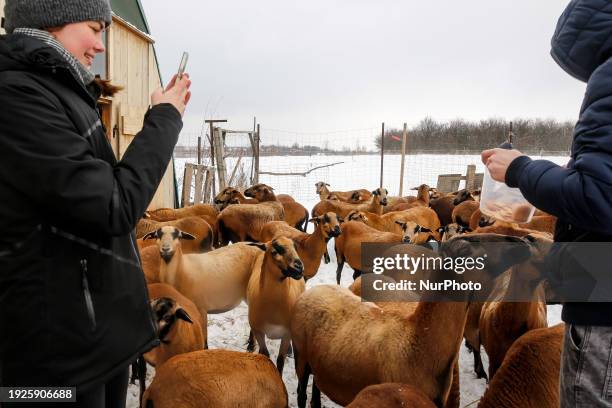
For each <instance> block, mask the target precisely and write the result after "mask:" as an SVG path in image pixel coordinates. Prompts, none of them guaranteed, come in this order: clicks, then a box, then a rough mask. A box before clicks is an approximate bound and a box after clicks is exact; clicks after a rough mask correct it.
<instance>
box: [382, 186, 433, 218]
mask: <svg viewBox="0 0 612 408" xmlns="http://www.w3.org/2000/svg"><path fill="white" fill-rule="evenodd" d="M412 190H416V191H417V196H416V197H412V196H409V197H389V198H388V201H389V203H388V205H387V207H385V209H384V213H388V212H390V211H403V210H407V209H408V208H413V207H419V206H421V207H429V192H430V190H431V188H430V187H429V186H428V185H427V184H421V185H420V186H418V187H413V188H412Z"/></svg>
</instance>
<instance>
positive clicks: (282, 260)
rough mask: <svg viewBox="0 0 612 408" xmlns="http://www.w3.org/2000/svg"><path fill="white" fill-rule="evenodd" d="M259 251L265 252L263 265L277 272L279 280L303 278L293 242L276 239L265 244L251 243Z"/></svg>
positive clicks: (301, 266)
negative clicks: (270, 265)
mask: <svg viewBox="0 0 612 408" xmlns="http://www.w3.org/2000/svg"><path fill="white" fill-rule="evenodd" d="M249 245H251V246H256V247H258V248H259V249H261V250H263V251H266V254H265V257H264V265H268V264H269V263H271V264H272V265H273V266H274V267H275V268H274V269H277V270H278V271H279V275H280V276H278V278H279V280H281V281H282V280H285V279H286V278H292V279H295V280H300V279H302V277H303V276H304V275H303V273H304V264H303V263H302V260H301V259H300V257H299V255H298V253H297V246H296V244H295V242H294V241H293V240H292V239H290V238H287V237H278V238H275V239H273V240H272V241H270V242H267V243H265V244H262V243H252V244H249Z"/></svg>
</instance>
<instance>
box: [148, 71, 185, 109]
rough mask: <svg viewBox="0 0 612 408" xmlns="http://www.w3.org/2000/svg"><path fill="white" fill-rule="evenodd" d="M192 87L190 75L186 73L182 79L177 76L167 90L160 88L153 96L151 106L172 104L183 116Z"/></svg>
mask: <svg viewBox="0 0 612 408" xmlns="http://www.w3.org/2000/svg"><path fill="white" fill-rule="evenodd" d="M190 86H191V80H190V79H189V74H187V73H184V74H183V76H182V78H181V79H178V78H177V75H176V74H175V75H174V76H173V77H172V80H171V81H170V83H169V84H168V86H166V89H162V88H158V89H156V90H155V92H153V93H152V94H151V106H155V105H157V104H160V103H170V104H172V105H173V106H174V107H175V108H176V109H177V110H178V111H179V113H180V114H181V116H183V114H184V113H185V107H186V106H187V104H188V103H189V99H190V98H191V91H190V90H189V87H190Z"/></svg>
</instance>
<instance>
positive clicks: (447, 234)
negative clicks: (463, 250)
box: [438, 223, 471, 242]
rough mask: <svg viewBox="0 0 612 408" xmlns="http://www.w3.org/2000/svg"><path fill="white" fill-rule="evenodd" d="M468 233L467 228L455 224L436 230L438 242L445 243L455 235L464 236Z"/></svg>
mask: <svg viewBox="0 0 612 408" xmlns="http://www.w3.org/2000/svg"><path fill="white" fill-rule="evenodd" d="M468 232H471V230H470V229H469V228H465V227H463V226H461V225H459V224H455V223H452V224H448V225H445V226H443V227H440V228H438V233H439V234H440V242H446V241H448V240H449V239H451V238H452V237H454V236H455V235H461V234H466V233H468Z"/></svg>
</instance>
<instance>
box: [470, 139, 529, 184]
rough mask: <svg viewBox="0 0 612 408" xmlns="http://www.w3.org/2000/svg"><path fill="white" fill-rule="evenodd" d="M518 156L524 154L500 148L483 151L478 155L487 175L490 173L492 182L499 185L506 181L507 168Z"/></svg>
mask: <svg viewBox="0 0 612 408" xmlns="http://www.w3.org/2000/svg"><path fill="white" fill-rule="evenodd" d="M519 156H524V154H523V153H521V152H519V151H518V150H514V149H512V150H508V149H500V148H496V149H490V150H485V151H484V152H482V153H481V154H480V157H481V159H482V162H483V163H484V165H485V166H487V169H489V173H491V177H492V178H493V180H495V181H499V182H501V183H503V182H505V180H506V171H508V166H510V163H512V160H514V159H516V158H517V157H519Z"/></svg>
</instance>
